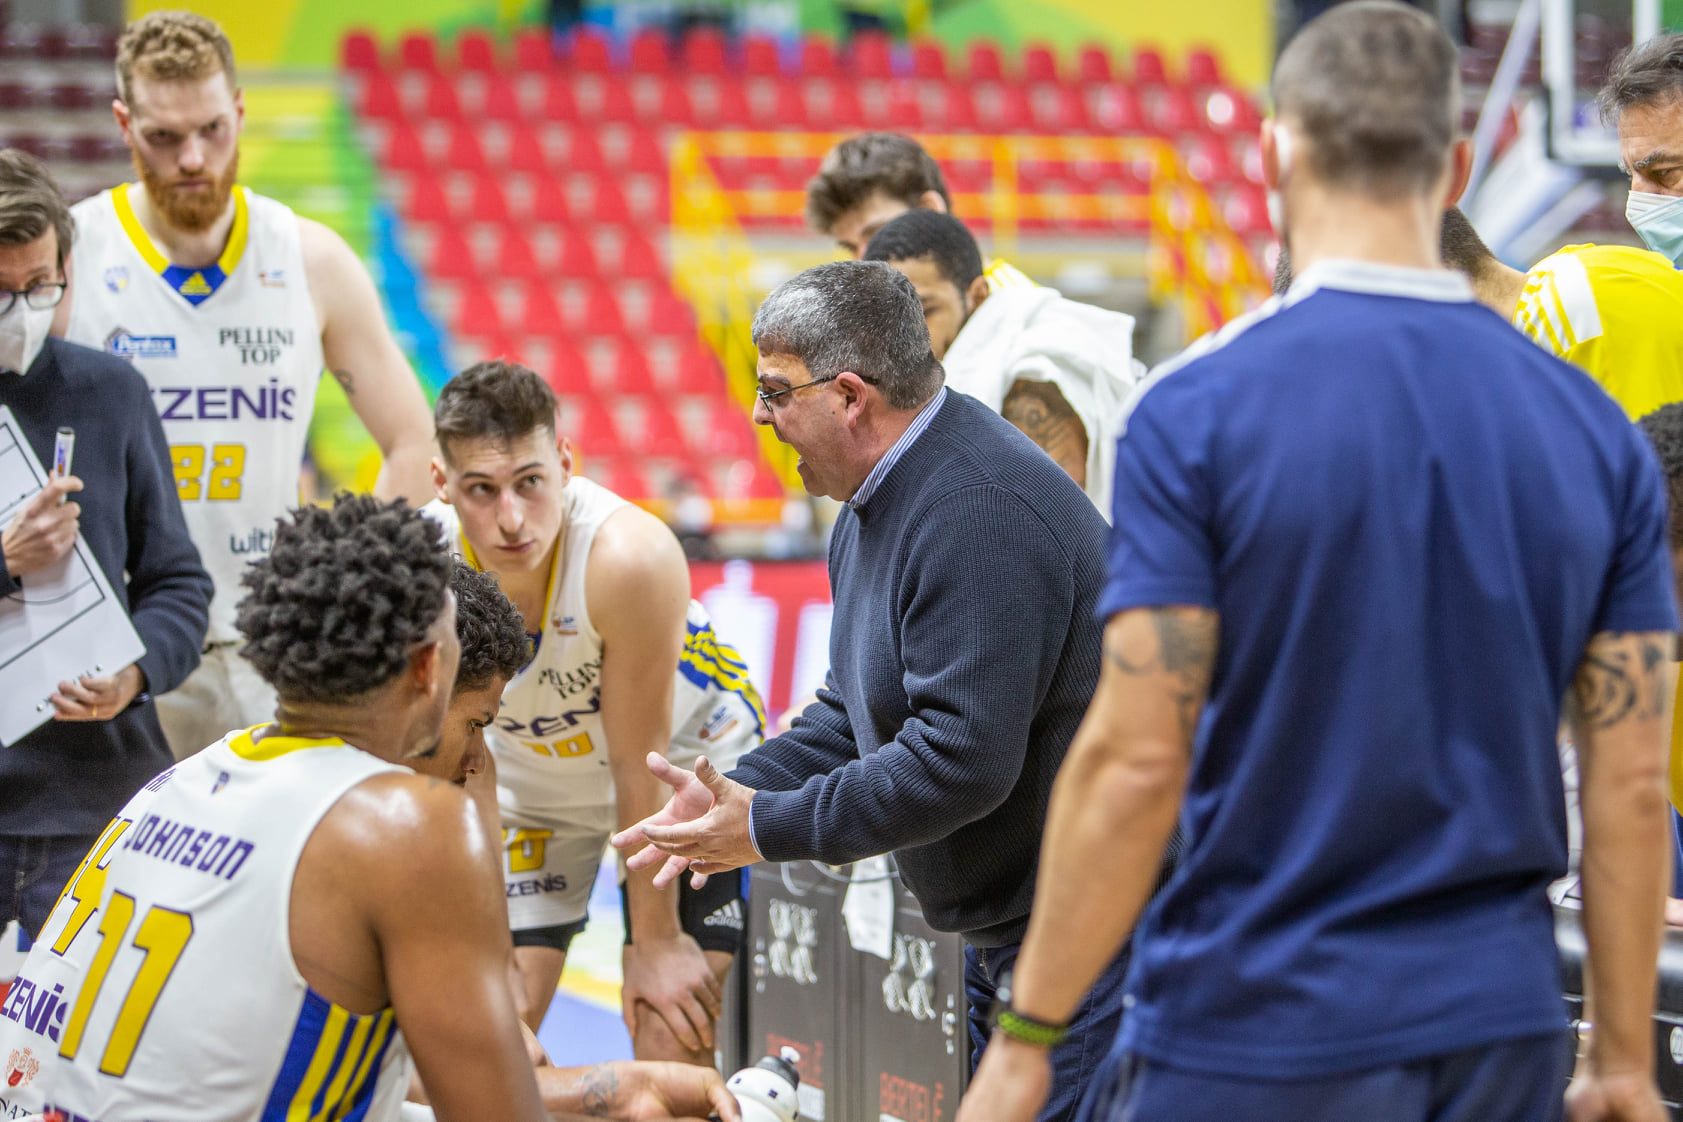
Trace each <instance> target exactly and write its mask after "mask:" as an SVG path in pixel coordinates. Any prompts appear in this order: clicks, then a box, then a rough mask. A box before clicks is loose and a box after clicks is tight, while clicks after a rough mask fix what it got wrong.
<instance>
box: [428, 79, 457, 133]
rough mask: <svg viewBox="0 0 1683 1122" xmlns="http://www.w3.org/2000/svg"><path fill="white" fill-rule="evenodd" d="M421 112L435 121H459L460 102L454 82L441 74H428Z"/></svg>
mask: <svg viewBox="0 0 1683 1122" xmlns="http://www.w3.org/2000/svg"><path fill="white" fill-rule="evenodd" d="M421 112H422V113H424V114H425V115H426V116H428V117H430V118H432V119H433V120H435V121H460V120H461V119H462V103H461V99H459V98H458V97H457V96H456V83H455V82H453V81H452V80H451V79H449V78H447V77H445V76H444V75H442V74H433V75H430V76H429V77H428V78H427V92H426V96H425V97H424V98H423V99H422V101H421Z"/></svg>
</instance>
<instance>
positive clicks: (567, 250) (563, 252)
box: [555, 230, 602, 279]
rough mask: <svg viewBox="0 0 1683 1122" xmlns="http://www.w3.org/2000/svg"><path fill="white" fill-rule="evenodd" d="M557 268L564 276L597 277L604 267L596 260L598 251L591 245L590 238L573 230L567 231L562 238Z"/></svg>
mask: <svg viewBox="0 0 1683 1122" xmlns="http://www.w3.org/2000/svg"><path fill="white" fill-rule="evenodd" d="M555 268H556V271H558V272H559V273H560V274H561V275H562V276H564V277H579V278H590V279H595V278H596V277H598V276H600V275H601V273H602V268H601V266H600V265H599V264H598V263H597V261H596V251H595V250H594V249H592V248H591V247H590V242H589V240H588V239H586V238H585V237H584V235H582V234H580V233H577V232H576V231H572V230H569V231H567V233H566V234H565V235H564V236H563V237H562V238H561V248H560V251H559V252H558V253H557V254H556V261H555Z"/></svg>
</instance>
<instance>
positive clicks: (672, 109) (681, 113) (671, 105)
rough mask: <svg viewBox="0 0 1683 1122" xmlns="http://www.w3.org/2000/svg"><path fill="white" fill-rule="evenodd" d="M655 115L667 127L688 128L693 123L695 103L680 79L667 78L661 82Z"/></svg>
mask: <svg viewBox="0 0 1683 1122" xmlns="http://www.w3.org/2000/svg"><path fill="white" fill-rule="evenodd" d="M655 115H656V118H657V119H658V120H659V122H660V123H661V124H662V125H666V126H668V127H671V126H674V125H676V126H679V127H681V128H689V127H690V126H691V125H693V124H695V105H694V103H693V102H692V101H691V100H690V91H689V90H688V89H687V88H685V86H684V83H683V80H682V79H680V78H669V79H667V80H666V81H665V82H663V83H661V87H660V106H659V108H658V109H657V110H656V114H655Z"/></svg>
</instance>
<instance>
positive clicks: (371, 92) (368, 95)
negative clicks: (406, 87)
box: [361, 70, 404, 121]
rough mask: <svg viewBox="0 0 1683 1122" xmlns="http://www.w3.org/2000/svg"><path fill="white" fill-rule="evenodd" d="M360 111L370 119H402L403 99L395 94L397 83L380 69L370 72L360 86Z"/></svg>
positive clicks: (365, 117)
mask: <svg viewBox="0 0 1683 1122" xmlns="http://www.w3.org/2000/svg"><path fill="white" fill-rule="evenodd" d="M361 113H362V116H363V118H364V119H365V120H370V121H399V120H402V119H403V116H404V113H403V101H402V99H400V98H399V97H398V95H397V83H396V82H393V81H392V80H391V79H390V78H388V77H386V75H385V74H384V73H383V72H381V71H378V70H376V71H373V72H371V73H370V74H369V75H368V80H367V81H366V82H364V83H363V86H362V105H361Z"/></svg>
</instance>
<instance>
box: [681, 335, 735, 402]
mask: <svg viewBox="0 0 1683 1122" xmlns="http://www.w3.org/2000/svg"><path fill="white" fill-rule="evenodd" d="M675 374H676V381H677V390H678V392H679V393H687V394H722V393H724V391H725V373H724V370H723V369H721V368H720V366H719V360H718V358H717V357H715V356H714V354H713V352H712V351H710V350H708V349H707V346H706V344H704V343H702V342H700V341H699V340H698V341H697V342H696V343H695V345H694V346H692V347H690V348H689V349H688V350H686V351H685V352H684V353H683V356H682V357H680V358H679V359H678V364H677V369H676V371H675Z"/></svg>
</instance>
